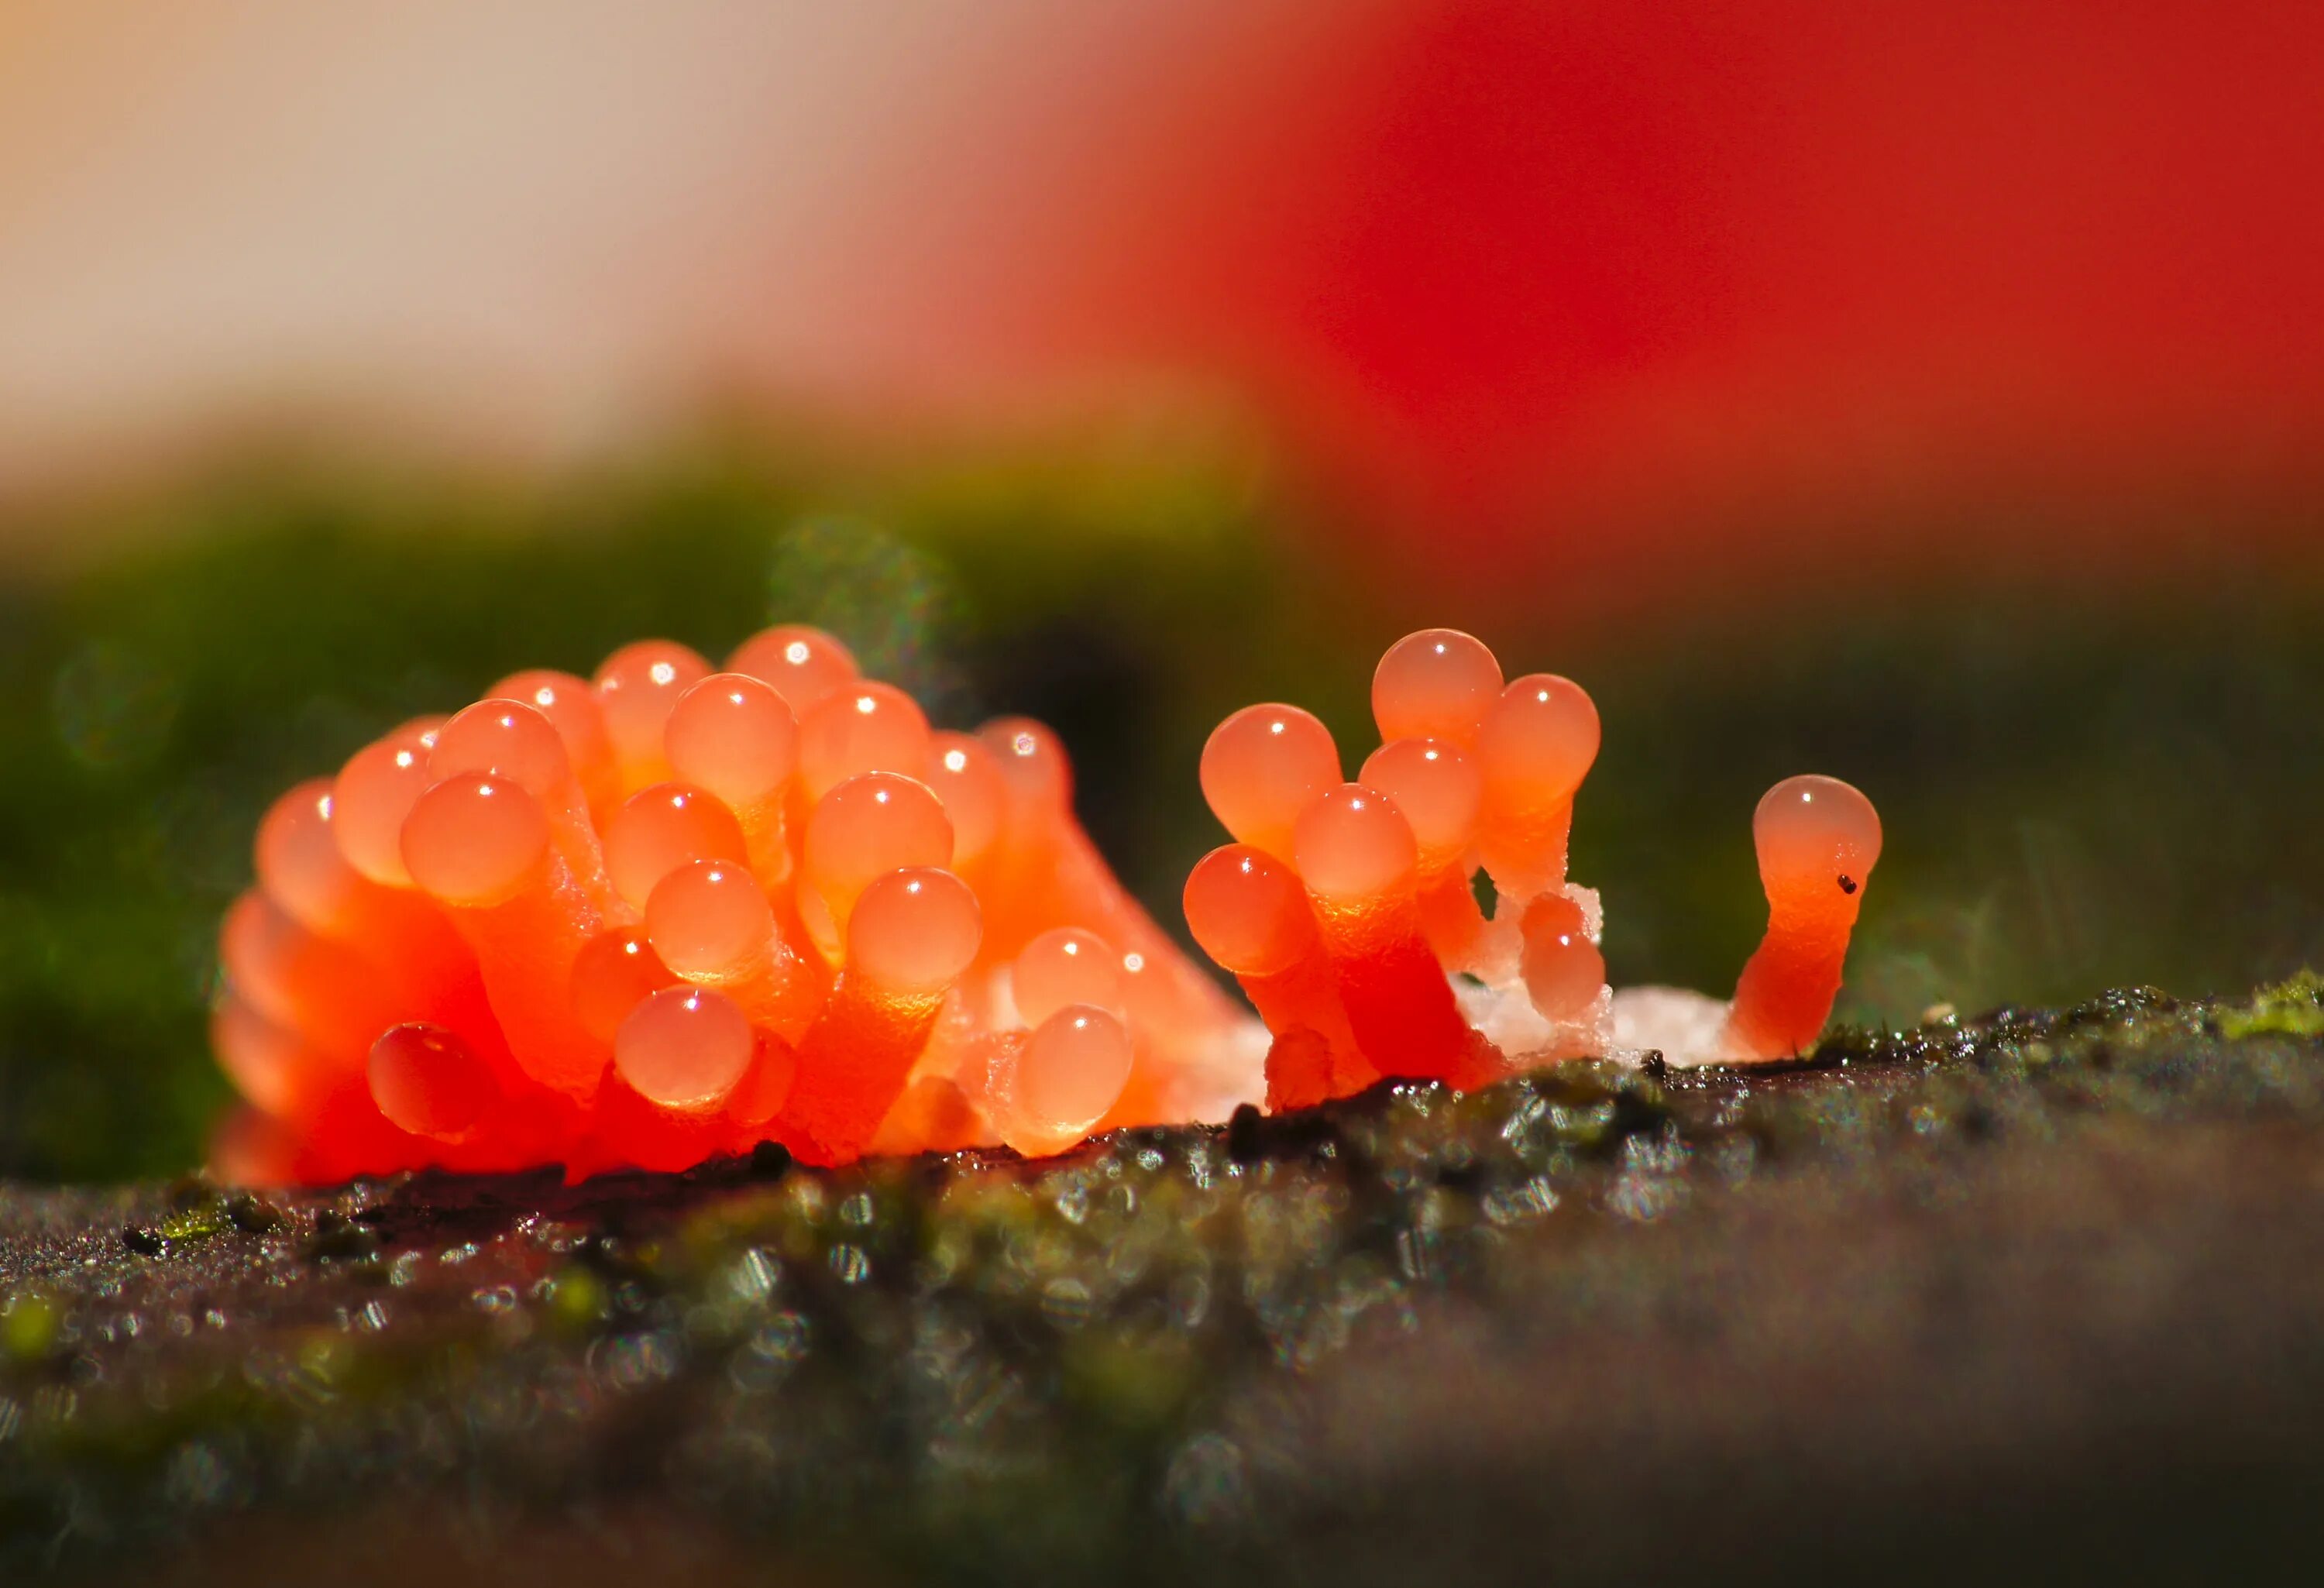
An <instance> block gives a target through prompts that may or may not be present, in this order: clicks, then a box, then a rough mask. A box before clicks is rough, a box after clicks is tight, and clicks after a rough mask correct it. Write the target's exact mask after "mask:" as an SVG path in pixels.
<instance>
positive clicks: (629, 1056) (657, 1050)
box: [613, 987, 756, 1113]
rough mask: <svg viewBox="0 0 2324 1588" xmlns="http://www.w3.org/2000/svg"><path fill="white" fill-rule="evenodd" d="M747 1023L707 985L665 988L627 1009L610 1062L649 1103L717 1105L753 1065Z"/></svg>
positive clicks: (684, 1108) (690, 1108) (686, 1108)
mask: <svg viewBox="0 0 2324 1588" xmlns="http://www.w3.org/2000/svg"><path fill="white" fill-rule="evenodd" d="M755 1040H756V1039H754V1038H753V1037H752V1032H751V1022H750V1020H748V1019H747V1018H746V1017H745V1016H744V1015H743V1013H742V1010H741V1009H739V1008H737V1007H736V1006H735V1004H734V1002H733V1000H732V999H730V998H728V997H726V996H725V995H724V994H723V993H721V992H716V991H715V990H714V989H711V988H707V987H665V988H663V989H662V990H661V991H660V992H656V993H653V994H652V995H651V996H650V997H648V998H647V999H646V1001H645V1002H642V1003H641V1004H639V1005H638V1007H637V1008H636V1009H634V1010H632V1011H631V1012H630V1015H629V1018H628V1019H626V1020H623V1021H622V1028H621V1030H620V1031H619V1032H618V1033H617V1034H616V1035H615V1037H614V1039H613V1067H614V1069H615V1070H617V1071H618V1072H620V1075H621V1077H622V1080H623V1081H625V1082H627V1083H628V1084H629V1085H630V1087H631V1089H632V1091H634V1092H636V1093H637V1094H638V1095H639V1096H641V1097H642V1098H644V1099H646V1101H648V1102H649V1103H659V1104H660V1105H661V1106H663V1107H664V1108H669V1109H676V1110H678V1111H681V1112H686V1113H692V1112H695V1111H697V1110H703V1109H708V1108H711V1107H715V1105H716V1104H717V1103H719V1102H720V1100H722V1099H723V1098H724V1097H725V1096H726V1094H728V1093H730V1092H732V1091H733V1089H734V1087H735V1085H737V1084H738V1083H739V1082H740V1081H741V1080H742V1077H743V1075H744V1073H745V1072H746V1071H748V1070H749V1068H750V1067H751V1057H752V1050H753V1048H754V1046H755Z"/></svg>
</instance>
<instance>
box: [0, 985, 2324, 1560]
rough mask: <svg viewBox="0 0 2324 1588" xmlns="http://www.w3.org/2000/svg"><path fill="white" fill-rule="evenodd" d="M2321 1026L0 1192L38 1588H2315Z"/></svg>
mask: <svg viewBox="0 0 2324 1588" xmlns="http://www.w3.org/2000/svg"><path fill="white" fill-rule="evenodd" d="M2319 985H2324V983H2316V982H2314V981H2312V980H2307V981H2303V982H2301V983H2295V984H2292V985H2291V986H2289V987H2286V988H2281V989H2275V990H2272V991H2271V992H2267V993H2264V994H2261V995H2259V996H2258V997H2256V998H2255V999H2253V1000H2248V1001H2242V1002H2236V1003H2232V1004H2205V1005H2197V1004H2174V1003H2173V1002H2171V1001H2169V1000H2168V999H2165V998H2163V997H2162V996H2160V995H2159V994H2153V993H2149V992H2122V993H2115V994H2110V995H2108V996H2107V997H2105V998H2102V999H2099V1000H2098V1001H2096V1002H2092V1003H2089V1004H2088V1005H2085V1006H2083V1007H2081V1008H2079V1009H2075V1010H2071V1011H2063V1012H2031V1011H2001V1012H2000V1013H1997V1014H1995V1015H1992V1016H1988V1017H1986V1018H1984V1019H1982V1020H1977V1021H1974V1022H1970V1023H1966V1024H1960V1025H1951V1024H1944V1025H1936V1026H1931V1027H1927V1028H1923V1029H1921V1030H1919V1031H1917V1032H1914V1033H1910V1034H1907V1035H1904V1036H1902V1037H1895V1038H1870V1037H1865V1036H1860V1035H1854V1034H1843V1035H1842V1036H1841V1037H1840V1038H1838V1039H1834V1040H1833V1041H1831V1042H1830V1043H1828V1044H1827V1045H1826V1046H1825V1048H1823V1050H1822V1051H1821V1053H1820V1054H1819V1055H1818V1056H1817V1057H1816V1058H1815V1059H1814V1060H1813V1061H1812V1062H1811V1063H1808V1064H1805V1065H1802V1066H1792V1067H1788V1068H1785V1069H1782V1070H1776V1071H1768V1070H1760V1071H1757V1072H1753V1073H1751V1074H1748V1075H1739V1074H1735V1073H1722V1072H1717V1071H1711V1072H1695V1073H1689V1074H1682V1073H1679V1072H1671V1073H1668V1074H1656V1073H1654V1072H1653V1071H1651V1070H1649V1071H1647V1072H1635V1071H1622V1070H1616V1069H1610V1068H1598V1067H1592V1066H1566V1067H1563V1068H1560V1069H1557V1070H1554V1071H1549V1072H1545V1073H1544V1074H1541V1075H1538V1076H1533V1077H1530V1078H1528V1079H1526V1080H1521V1081H1517V1082H1512V1083H1509V1084H1508V1085H1502V1086H1499V1087H1497V1088H1494V1089H1492V1090H1490V1091H1488V1092H1484V1093H1480V1094H1476V1095H1473V1096H1470V1097H1465V1098H1456V1097H1452V1096H1449V1095H1447V1094H1443V1093H1442V1092H1440V1091H1438V1090H1436V1089H1434V1088H1432V1087H1425V1086H1409V1085H1406V1086H1396V1087H1382V1088H1380V1089H1379V1090H1377V1091H1375V1092H1374V1093H1371V1094H1367V1095H1366V1096H1364V1097H1361V1098H1358V1099H1355V1100H1353V1101H1351V1102H1350V1103H1344V1104H1339V1105H1335V1106H1333V1107H1331V1108H1328V1109H1325V1110H1323V1111H1321V1112H1319V1113H1314V1114H1308V1115H1302V1116H1297V1117H1294V1118H1290V1119H1286V1120H1281V1121H1274V1122H1263V1121H1260V1120H1259V1119H1258V1118H1256V1116H1247V1117H1245V1118H1242V1119H1239V1120H1238V1121H1237V1122H1236V1123H1235V1125H1234V1126H1233V1127H1231V1128H1230V1129H1228V1130H1226V1131H1206V1130H1177V1131H1139V1132H1133V1133H1130V1134H1126V1135H1122V1136H1118V1137H1113V1138H1109V1139H1107V1140H1104V1141H1102V1142H1100V1143H1095V1144H1093V1146H1092V1147H1091V1148H1090V1149H1086V1150H1084V1151H1083V1152H1082V1153H1080V1154H1078V1155H1076V1156H1074V1157H1073V1158H1071V1159H1064V1160H1058V1161H1055V1162H1051V1163H1047V1164H1042V1165H1038V1166H1026V1165H1023V1164H1019V1163H1017V1162H1014V1161H1003V1160H1001V1159H978V1158H973V1157H970V1158H963V1159H945V1160H918V1161H911V1162H897V1163H878V1164H867V1165H864V1166H861V1167H859V1168H854V1169H851V1170H846V1171H842V1172H838V1173H832V1174H824V1173H810V1172H807V1171H805V1170H801V1169H798V1168H791V1167H789V1166H788V1165H786V1164H784V1163H783V1162H781V1161H780V1160H779V1155H775V1156H772V1157H769V1156H761V1158H760V1159H754V1160H752V1161H749V1162H742V1163H726V1164H720V1165H715V1166H712V1167H711V1168H706V1169H705V1170H701V1171H697V1172H696V1173H695V1174H693V1175H689V1176H686V1177H675V1178H671V1177H643V1176H638V1177H611V1178H606V1179H601V1180H595V1181H592V1182H589V1183H586V1184H585V1185H583V1186H578V1187H574V1188H570V1189H567V1188H566V1187H564V1186H560V1185H559V1183H558V1177H556V1176H555V1175H553V1174H549V1175H542V1176H539V1177H518V1178H511V1179H503V1180H491V1181H456V1180H449V1179H443V1178H429V1177H420V1178H408V1179H401V1180H397V1181H392V1182H385V1183H364V1184H358V1185H356V1186H351V1187H347V1188H345V1189H342V1190H338V1191H334V1192H328V1193H321V1194H314V1195H305V1196H279V1197H272V1198H266V1199H255V1198H252V1197H249V1196H238V1195H231V1194H221V1193H220V1192H218V1191H217V1190H215V1189H213V1188H211V1187H209V1186H206V1185H203V1184H200V1183H197V1182H189V1183H186V1184H183V1185H180V1186H166V1187H164V1186H155V1187H145V1188H139V1189H135V1190H132V1191H128V1192H124V1193H102V1192H99V1193H83V1192H52V1191H41V1190H34V1189H29V1188H15V1189H5V1188H0V1306H5V1308H6V1309H7V1310H6V1312H5V1316H0V1580H6V1581H16V1580H20V1578H21V1577H23V1575H26V1574H31V1573H32V1572H35V1571H40V1570H54V1571H60V1572H61V1573H62V1574H65V1575H66V1576H68V1577H71V1578H78V1579H84V1580H90V1581H140V1582H150V1583H177V1582H221V1583H226V1582H231V1583H250V1582H258V1581H268V1580H273V1579H276V1578H281V1577H296V1578H298V1579H299V1580H314V1574H315V1573H316V1572H318V1571H325V1572H327V1574H328V1578H329V1580H330V1581H332V1582H333V1583H335V1584H338V1585H342V1588H360V1585H368V1584H372V1583H381V1584H385V1583H405V1582H413V1581H425V1582H429V1583H431V1584H435V1585H438V1588H448V1585H450V1584H457V1583H486V1582H505V1581H513V1580H524V1579H522V1578H520V1577H518V1576H516V1575H514V1574H516V1573H519V1572H521V1573H527V1574H530V1573H533V1572H539V1573H553V1574H556V1576H557V1577H558V1578H561V1579H562V1580H564V1581H566V1582H568V1583H582V1584H589V1583H643V1582H659V1581H689V1582H695V1583H701V1582H705V1581H743V1582H750V1581H761V1580H763V1581H768V1582H782V1583H801V1582H806V1583H885V1582H897V1581H939V1582H963V1583H981V1582H995V1583H998V1582H1003V1581H1006V1582H1010V1583H1048V1582H1055V1581H1061V1580H1091V1581H1106V1582H1112V1583H1139V1582H1148V1581H1153V1582H1164V1581H1171V1582H1185V1581H1190V1580H1201V1581H1204V1582H1222V1581H1251V1582H1259V1581H1268V1582H1281V1581H1284V1580H1286V1579H1287V1580H1295V1581H1296V1580H1318V1581H1335V1582H1350V1581H1380V1582H1387V1581H1400V1582H1434V1581H1459V1582H1473V1581H1510V1582H1526V1583H1533V1582H1541V1581H1547V1580H1553V1579H1554V1580H1564V1581H1584V1582H1586V1581H1611V1580H1616V1579H1624V1580H1638V1579H1641V1578H1644V1579H1650V1580H1663V1579H1673V1578H1677V1579H1687V1578H1704V1579H1709V1578H1712V1577H1716V1578H1718V1579H1719V1580H1720V1581H1721V1582H1724V1583H1732V1582H1734V1581H1736V1580H1738V1579H1741V1580H1751V1581H1756V1580H1763V1579H1774V1578H1776V1577H1779V1576H1786V1575H1795V1574H1798V1573H1800V1572H1801V1571H1803V1570H1806V1571H1811V1572H1815V1571H1825V1572H1844V1573H1845V1574H1848V1575H1849V1576H1852V1577H1857V1578H1859V1579H1860V1578H1861V1577H1863V1576H1864V1575H1866V1574H1872V1573H1877V1574H1881V1575H1883V1576H1885V1577H1886V1578H1889V1579H1892V1580H1905V1581H1929V1582H1936V1581H1946V1582H1955V1581H1960V1580H1967V1579H1968V1578H1969V1577H1970V1576H1971V1575H1972V1574H1980V1575H1982V1576H1984V1577H1987V1578H1988V1579H1990V1578H1995V1577H1999V1578H2004V1579H2025V1580H2034V1579H2041V1580H2045V1581H2048V1580H2055V1578H2056V1577H2057V1576H2058V1575H2059V1574H2061V1573H2065V1574H2079V1573H2081V1572H2087V1571H2094V1570H2105V1571H2107V1572H2108V1573H2109V1574H2113V1575H2115V1576H2116V1577H2117V1578H2122V1579H2127V1580H2147V1579H2154V1580H2163V1579H2169V1578H2173V1577H2179V1576H2183V1575H2185V1574H2189V1573H2191V1572H2199V1571H2200V1572H2219V1571H2236V1572H2240V1573H2243V1574H2246V1576H2247V1577H2248V1576H2254V1575H2257V1576H2273V1575H2283V1576H2287V1577H2288V1576H2293V1575H2297V1576H2299V1577H2301V1578H2302V1579H2304V1580H2313V1574H2314V1572H2315V1570H2316V1569H2317V1567H2316V1564H2315V1561H2314V1559H2313V1555H2314V1552H2315V1548H2316V1546H2315V1545H2314V1544H2313V1542H2312V1537H2311V1534H2312V1528H2311V1527H2310V1522H2311V1519H2312V1517H2313V1516H2314V1515H2315V1514H2316V1512H2315V1510H2314V1509H2313V1508H2314V1507H2315V1505H2316V1504H2317V1503H2318V1502H2319V1500H2324V1007H2319V997H2318V992H2319Z"/></svg>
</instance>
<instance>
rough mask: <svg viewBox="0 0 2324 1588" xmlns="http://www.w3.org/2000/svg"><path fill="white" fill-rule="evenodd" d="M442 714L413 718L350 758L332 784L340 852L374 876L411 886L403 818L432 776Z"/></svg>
mask: <svg viewBox="0 0 2324 1588" xmlns="http://www.w3.org/2000/svg"><path fill="white" fill-rule="evenodd" d="M443 724H444V719H443V718H441V717H421V718H419V719H418V720H416V721H413V722H409V723H406V724H404V725H403V726H401V727H400V728H398V729H396V730H395V731H394V732H393V733H392V734H388V735H387V736H386V737H384V738H383V739H381V740H379V741H378V742H377V743H373V744H369V745H366V746H364V748H363V749H361V750H358V751H356V752H355V754H354V755H353V756H351V757H349V758H348V760H347V763H346V765H345V766H344V767H342V768H340V769H339V775H338V777H337V779H336V780H333V782H332V785H331V825H332V831H333V833H334V834H335V835H336V836H337V838H338V842H339V853H340V854H344V855H346V857H347V863H348V864H350V865H352V866H354V867H355V870H357V871H359V872H362V873H363V874H364V876H366V877H369V878H370V879H371V880H372V881H373V882H378V883H380V884H382V885H383V886H385V887H390V888H409V887H410V886H411V885H412V883H411V873H410V872H408V871H406V870H405V869H404V865H403V820H404V817H408V816H410V814H411V808H412V807H413V806H414V805H416V804H418V803H419V800H420V796H421V795H422V794H425V793H426V792H428V789H429V784H430V782H431V781H432V779H431V778H430V777H429V771H428V762H429V756H430V755H431V754H432V753H433V752H434V750H435V746H436V733H437V730H438V729H439V728H441V727H442V726H443Z"/></svg>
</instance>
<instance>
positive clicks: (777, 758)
mask: <svg viewBox="0 0 2324 1588" xmlns="http://www.w3.org/2000/svg"><path fill="white" fill-rule="evenodd" d="M662 743H663V747H664V749H665V750H666V752H668V754H669V765H670V770H671V771H673V772H675V773H676V774H677V775H678V777H679V778H680V779H682V780H685V781H687V782H689V783H693V784H695V785H696V786H698V787H700V788H703V789H708V790H709V791H710V792H711V793H712V794H715V795H716V796H717V797H718V798H719V799H722V800H724V802H725V803H726V804H727V806H728V807H730V808H733V809H735V810H747V809H750V808H753V807H756V806H759V805H762V804H764V803H765V802H767V801H769V800H770V799H777V798H779V796H780V795H781V793H782V790H783V786H784V785H785V784H786V783H788V782H789V781H790V778H791V773H792V772H793V771H795V770H796V769H797V767H798V719H797V718H796V717H795V716H793V715H792V712H791V708H790V705H789V703H788V701H787V700H785V699H784V697H783V696H782V695H781V693H780V692H779V691H778V690H777V689H776V688H774V686H773V685H771V684H769V683H767V682H766V681H764V680H763V679H757V678H753V677H752V676H750V675H748V674H745V673H732V672H729V673H713V674H711V675H710V676H709V677H708V678H706V679H703V680H702V681H701V682H699V683H697V684H695V685H694V686H692V687H691V688H688V689H687V691H686V692H685V693H684V694H683V695H680V696H679V697H678V704H677V705H676V706H673V707H671V709H670V714H669V722H668V723H666V724H664V725H663V729H662Z"/></svg>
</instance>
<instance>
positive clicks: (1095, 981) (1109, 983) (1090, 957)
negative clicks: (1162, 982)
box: [1010, 927, 1126, 1026]
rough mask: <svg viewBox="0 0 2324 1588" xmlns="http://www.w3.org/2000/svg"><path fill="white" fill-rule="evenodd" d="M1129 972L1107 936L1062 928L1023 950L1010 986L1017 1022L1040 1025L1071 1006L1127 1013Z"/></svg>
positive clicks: (1038, 938) (1048, 932) (1054, 929)
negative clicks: (1125, 975) (1014, 997)
mask: <svg viewBox="0 0 2324 1588" xmlns="http://www.w3.org/2000/svg"><path fill="white" fill-rule="evenodd" d="M1124 974H1125V973H1124V971H1123V969H1122V963H1121V956H1120V953H1118V952H1117V951H1116V950H1115V949H1114V947H1113V946H1112V945H1111V944H1109V943H1108V942H1106V940H1105V939H1104V938H1102V937H1099V936H1098V935H1097V934H1096V933H1095V932H1092V931H1089V930H1086V929H1084V928H1081V927H1057V928H1052V929H1051V930H1049V931H1047V932H1044V933H1042V934H1041V935H1040V936H1039V937H1036V938H1034V939H1033V940H1032V941H1031V942H1030V943H1028V944H1026V945H1025V946H1024V947H1023V948H1021V949H1019V951H1018V954H1017V957H1016V959H1015V960H1014V961H1012V962H1011V964H1010V989H1011V991H1012V992H1014V994H1015V996H1016V999H1017V1014H1018V1018H1019V1019H1020V1020H1023V1021H1024V1022H1025V1023H1026V1024H1027V1025H1028V1026H1037V1025H1039V1024H1040V1023H1041V1022H1042V1021H1043V1020H1047V1019H1048V1018H1049V1016H1051V1015H1053V1014H1055V1013H1056V1011H1059V1010H1061V1009H1064V1008H1065V1007H1066V1006H1067V1005H1068V1004H1077V1003H1078V1004H1087V1005H1089V1006H1091V1007H1093V1008H1096V1009H1102V1010H1109V1011H1112V1012H1113V1013H1115V1014H1117V1015H1119V1014H1120V1013H1122V1012H1123V1011H1124V1010H1125V1008H1126V1004H1125V1002H1124V995H1125V991H1126V989H1125V988H1124V986H1123V978H1124Z"/></svg>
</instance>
